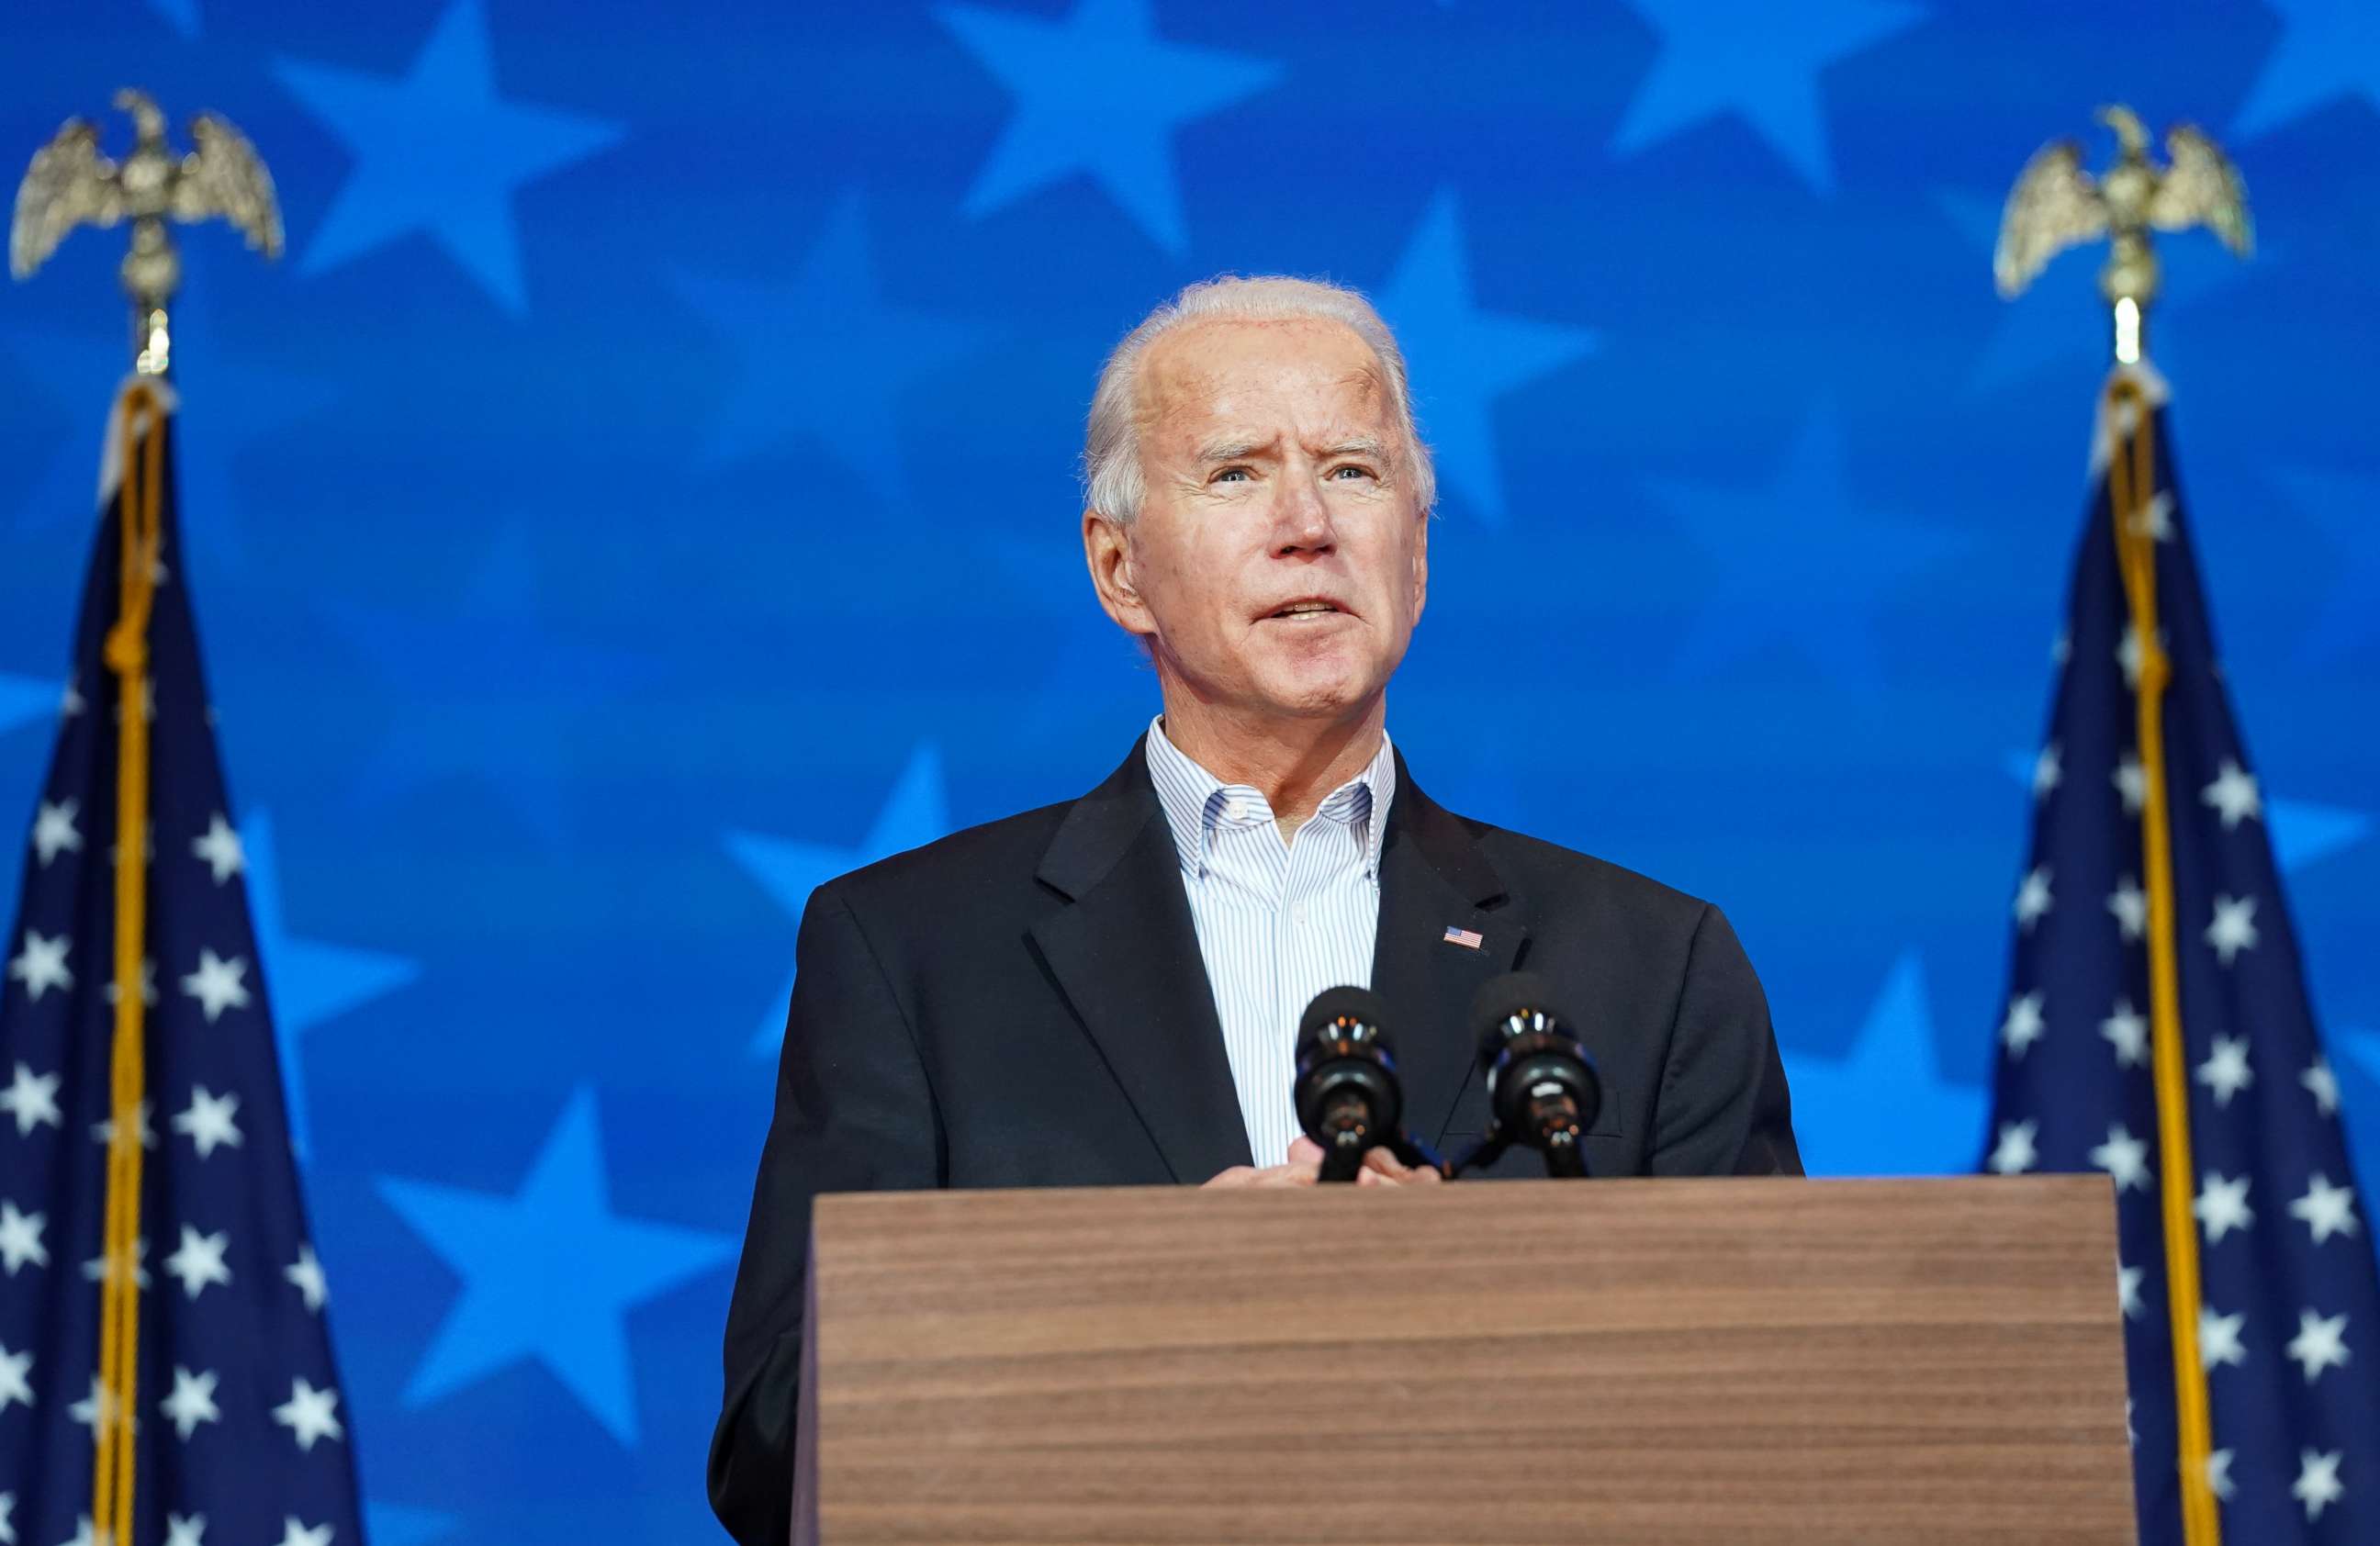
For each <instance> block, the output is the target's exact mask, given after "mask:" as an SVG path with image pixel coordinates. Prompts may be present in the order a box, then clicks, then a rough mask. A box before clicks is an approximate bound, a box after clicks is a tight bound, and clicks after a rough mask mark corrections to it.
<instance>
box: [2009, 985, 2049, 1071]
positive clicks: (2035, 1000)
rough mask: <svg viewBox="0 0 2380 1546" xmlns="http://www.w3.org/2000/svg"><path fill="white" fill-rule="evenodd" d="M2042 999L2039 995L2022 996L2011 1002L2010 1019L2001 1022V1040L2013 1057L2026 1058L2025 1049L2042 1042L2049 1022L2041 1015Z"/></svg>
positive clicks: (2027, 994) (2012, 999) (2028, 994)
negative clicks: (2042, 1034) (2042, 1036)
mask: <svg viewBox="0 0 2380 1546" xmlns="http://www.w3.org/2000/svg"><path fill="white" fill-rule="evenodd" d="M2041 1008H2042V997H2041V995H2039V994H2037V993H2026V994H2020V995H2019V996H2016V997H2014V998H2011V999H2010V1000H2009V1007H2008V1018H2007V1019H2006V1020H2003V1021H2000V1040H2001V1041H2002V1042H2003V1043H2005V1044H2006V1045H2007V1046H2008V1049H2009V1056H2010V1057H2023V1056H2024V1052H2025V1048H2027V1047H2029V1046H2031V1045H2033V1044H2034V1043H2035V1042H2037V1041H2039V1040H2041V1033H2043V1032H2044V1031H2046V1030H2047V1029H2048V1028H2049V1022H2048V1021H2046V1020H2044V1019H2043V1018H2042V1015H2041Z"/></svg>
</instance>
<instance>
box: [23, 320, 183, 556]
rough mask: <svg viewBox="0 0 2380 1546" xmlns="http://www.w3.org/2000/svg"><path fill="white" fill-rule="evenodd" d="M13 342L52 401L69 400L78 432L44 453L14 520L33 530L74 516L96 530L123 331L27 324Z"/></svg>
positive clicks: (122, 362) (78, 522)
mask: <svg viewBox="0 0 2380 1546" xmlns="http://www.w3.org/2000/svg"><path fill="white" fill-rule="evenodd" d="M178 331H179V330H178V329H177V330H176V332H177V333H178ZM7 346H8V352H9V353H10V354H12V355H14V356H16V357H17V358H18V359H19V360H21V361H23V362H24V364H25V367H26V372H27V374H28V375H29V376H30V377H31V379H32V380H36V381H39V382H41V383H42V386H43V387H44V388H45V389H46V390H47V393H48V395H49V396H50V398H51V400H52V401H54V402H56V403H58V404H60V405H63V406H64V407H65V409H66V412H67V420H68V422H69V423H70V424H72V425H73V426H74V429H75V431H76V432H75V433H73V434H69V435H67V436H64V437H61V438H60V439H59V441H57V442H56V443H55V445H54V446H53V447H51V448H50V450H49V451H48V453H47V454H46V455H44V456H43V457H42V464H43V465H42V471H41V473H40V475H39V476H38V477H36V478H35V479H34V481H33V486H32V489H31V490H30V492H29V493H28V494H27V496H26V499H25V502H24V503H23V504H22V505H21V506H19V507H18V513H17V516H16V520H15V523H14V524H15V525H16V527H17V529H18V530H19V531H25V532H41V531H50V530H54V529H55V528H56V527H59V526H62V525H67V524H69V523H71V524H73V525H78V526H81V527H84V528H86V529H88V528H89V527H90V525H91V516H92V514H93V513H94V512H95V511H96V510H97V508H98V499H99V462H100V451H101V446H100V441H101V440H102V439H103V436H104V434H105V432H106V425H107V421H108V418H109V417H110V412H109V411H110V409H111V408H112V407H113V405H114V404H115V393H116V389H117V388H118V387H120V386H121V385H122V384H123V380H124V365H125V360H124V339H123V336H122V334H121V332H120V331H119V330H117V329H115V328H106V329H102V328H93V327H79V328H78V327H67V328H58V327H51V326H34V327H19V328H16V329H13V330H11V332H10V334H9V338H8V345H7ZM178 363H179V362H178V359H177V361H176V364H177V366H178ZM177 390H178V387H177Z"/></svg>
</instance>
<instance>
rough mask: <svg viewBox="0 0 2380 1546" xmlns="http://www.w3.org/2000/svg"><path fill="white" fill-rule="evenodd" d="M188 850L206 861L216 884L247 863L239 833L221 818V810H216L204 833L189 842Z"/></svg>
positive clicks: (234, 874)
mask: <svg viewBox="0 0 2380 1546" xmlns="http://www.w3.org/2000/svg"><path fill="white" fill-rule="evenodd" d="M183 830H184V831H186V832H187V831H188V830H189V828H188V827H184V828H183ZM190 852H192V853H193V854H195V855H197V856H198V857H199V858H200V859H203V860H205V861H206V862H207V868H208V869H209V870H211V871H212V872H213V873H214V877H215V884H216V885H218V886H220V885H222V884H223V883H224V882H225V881H226V880H229V879H230V878H231V877H232V876H236V875H237V874H239V873H240V871H241V870H242V869H243V868H245V867H246V866H247V864H248V852H247V851H246V850H245V849H243V848H241V847H240V844H239V833H238V832H237V831H236V830H234V829H233V827H232V825H231V823H229V822H227V821H225V819H224V818H223V815H222V813H221V812H217V813H216V814H215V816H214V819H213V820H212V822H210V823H209V824H208V827H207V829H206V832H205V834H204V835H203V836H202V837H200V838H199V839H196V840H194V841H193V842H192V843H191V844H190Z"/></svg>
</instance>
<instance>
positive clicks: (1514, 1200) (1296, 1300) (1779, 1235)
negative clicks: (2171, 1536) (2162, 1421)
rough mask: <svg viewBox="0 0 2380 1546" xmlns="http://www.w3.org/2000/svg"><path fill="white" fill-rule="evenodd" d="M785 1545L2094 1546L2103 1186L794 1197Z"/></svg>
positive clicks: (2107, 1227) (2118, 1423)
mask: <svg viewBox="0 0 2380 1546" xmlns="http://www.w3.org/2000/svg"><path fill="white" fill-rule="evenodd" d="M814 1230H815V1237H814V1238H815V1249H814V1251H813V1254H812V1256H811V1261H810V1313H809V1316H808V1318H807V1323H806V1327H807V1329H806V1333H805V1345H804V1347H803V1350H802V1352H803V1371H802V1407H803V1411H802V1414H801V1421H800V1429H799V1440H798V1448H799V1452H800V1453H799V1455H798V1457H797V1461H796V1467H795V1469H796V1478H795V1505H794V1539H795V1540H796V1541H797V1542H800V1541H810V1540H823V1541H826V1542H828V1543H829V1546H844V1543H846V1542H863V1541H915V1542H928V1541H930V1542H936V1543H941V1546H947V1543H955V1542H992V1541H1002V1542H1028V1541H1029V1542H1035V1543H1044V1542H1094V1541H1096V1542H1122V1541H1244V1542H1254V1541H1280V1542H1295V1543H1299V1546H1310V1543H1315V1542H1365V1543H1367V1546H1378V1543H1385V1542H1414V1543H1419V1542H1438V1541H1498V1542H1503V1541H1513V1542H1518V1541H1529V1542H1545V1541H1590V1540H1592V1541H1658V1542H1683V1541H1695V1542H1703V1541H1711V1542H1717V1541H1726V1542H1730V1543H1739V1542H1746V1541H1763V1542H1766V1541H1794V1542H1817V1541H1824V1542H1828V1543H1829V1546H1836V1543H1847V1542H1868V1541H1926V1542H1948V1541H1977V1542H1983V1541H1989V1542H1993V1543H1994V1546H2006V1543H2009V1542H2015V1541H2023V1542H2036V1541H2093V1542H2118V1541H2122V1542H2130V1541H2131V1540H2133V1539H2134V1536H2133V1527H2132V1495H2131V1456H2130V1451H2129V1448H2128V1446H2127V1443H2126V1439H2125V1416H2124V1390H2125V1384H2124V1351H2123V1340H2122V1334H2121V1329H2120V1324H2119V1308H2118V1304H2117V1293H2116V1267H2117V1253H2116V1235H2115V1210H2114V1205H2113V1199H2112V1197H2111V1194H2110V1192H2109V1190H2108V1182H2107V1179H2106V1178H2104V1177H2025V1178H1960V1179H1950V1180H1913V1181H1799V1180H1773V1179H1758V1180H1674V1181H1637V1180H1627V1181H1621V1180H1614V1181H1591V1182H1585V1183H1581V1182H1574V1181H1563V1182H1556V1181H1490V1182H1462V1183H1458V1184H1456V1185H1453V1186H1449V1187H1440V1188H1431V1189H1427V1190H1417V1189H1406V1188H1398V1189H1389V1188H1379V1189H1375V1188H1368V1187H1366V1188H1361V1189H1358V1188H1354V1187H1338V1188H1318V1189H1313V1190H1281V1191H1265V1192H1239V1193H1230V1194H1224V1193H1214V1192H1202V1191H1196V1190H1172V1189H1147V1190H1046V1191H977V1192H951V1191H943V1192H906V1193H884V1194H870V1195H847V1196H833V1197H826V1198H821V1199H820V1201H819V1203H818V1210H817V1214H816V1219H815V1226H814Z"/></svg>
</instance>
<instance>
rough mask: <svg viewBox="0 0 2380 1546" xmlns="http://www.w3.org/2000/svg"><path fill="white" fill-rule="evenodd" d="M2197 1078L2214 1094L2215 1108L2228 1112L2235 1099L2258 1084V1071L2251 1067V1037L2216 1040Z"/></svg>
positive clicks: (2229, 1037) (2223, 1037)
mask: <svg viewBox="0 0 2380 1546" xmlns="http://www.w3.org/2000/svg"><path fill="white" fill-rule="evenodd" d="M2196 1078H2197V1080H2198V1082H2199V1083H2201V1084H2204V1085H2205V1086H2206V1088H2207V1089H2208V1090H2209V1091H2210V1092H2211V1093H2213V1094H2214V1096H2215V1108H2216V1110H2217V1111H2225V1110H2228V1109H2229V1108H2230V1105H2231V1097H2232V1096H2234V1095H2236V1094H2238V1093H2240V1091H2242V1090H2245V1089H2246V1088H2247V1087H2248V1086H2249V1085H2251V1084H2253V1083H2255V1082H2256V1070H2255V1069H2252V1068H2250V1067H2249V1066H2248V1038H2247V1037H2245V1036H2217V1037H2216V1038H2215V1045H2214V1047H2213V1049H2212V1051H2211V1052H2210V1054H2209V1055H2208V1057H2207V1059H2206V1061H2205V1062H2204V1063H2201V1064H2199V1065H2198V1069H2197V1072H2196Z"/></svg>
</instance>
